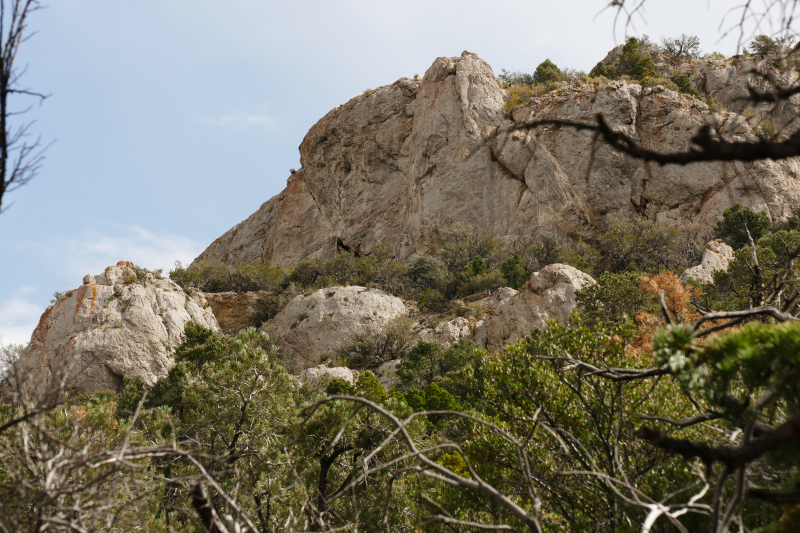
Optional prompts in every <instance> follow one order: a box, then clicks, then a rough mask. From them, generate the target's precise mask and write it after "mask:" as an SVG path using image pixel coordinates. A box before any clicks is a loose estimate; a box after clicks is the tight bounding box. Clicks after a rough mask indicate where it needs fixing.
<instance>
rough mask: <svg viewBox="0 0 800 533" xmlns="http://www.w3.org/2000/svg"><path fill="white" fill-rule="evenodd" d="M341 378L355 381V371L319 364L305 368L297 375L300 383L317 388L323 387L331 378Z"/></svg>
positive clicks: (351, 381)
mask: <svg viewBox="0 0 800 533" xmlns="http://www.w3.org/2000/svg"><path fill="white" fill-rule="evenodd" d="M336 378H339V379H343V380H345V381H347V382H348V383H351V384H352V383H354V382H355V372H353V371H352V370H350V369H349V368H344V367H327V366H325V365H319V366H317V367H314V368H306V369H305V370H303V371H302V372H300V375H299V376H298V381H299V382H300V383H301V384H308V385H311V386H312V387H316V388H319V389H322V388H324V387H325V386H326V385H327V384H328V382H329V381H330V380H332V379H336Z"/></svg>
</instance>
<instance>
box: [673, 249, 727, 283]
mask: <svg viewBox="0 0 800 533" xmlns="http://www.w3.org/2000/svg"><path fill="white" fill-rule="evenodd" d="M732 260H733V248H731V247H730V246H728V245H727V244H725V243H724V242H721V241H709V243H708V244H706V249H705V250H703V260H702V262H701V263H700V264H699V265H697V266H693V267H692V268H687V269H686V270H684V271H683V274H681V281H686V280H688V279H693V280H695V281H698V282H700V283H713V282H714V272H717V271H719V270H728V265H729V264H730V262H731V261H732Z"/></svg>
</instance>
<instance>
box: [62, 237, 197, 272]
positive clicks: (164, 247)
mask: <svg viewBox="0 0 800 533" xmlns="http://www.w3.org/2000/svg"><path fill="white" fill-rule="evenodd" d="M204 248H205V246H203V245H202V244H201V243H199V242H197V241H194V240H192V239H188V238H186V237H181V236H179V235H172V234H169V233H163V234H155V233H152V232H150V231H147V230H145V229H143V228H140V227H139V226H128V227H124V228H120V229H119V230H118V231H117V232H115V233H114V234H107V233H106V234H104V233H101V232H98V231H87V232H86V233H85V234H84V235H82V236H81V237H80V238H78V239H63V240H61V241H59V242H57V243H56V244H55V245H54V247H53V249H52V250H51V253H53V254H55V255H56V256H57V257H60V258H61V261H60V262H61V263H62V264H64V265H66V266H67V268H68V269H69V271H70V273H71V274H72V275H74V276H80V277H83V276H84V275H86V274H99V273H100V272H102V271H103V270H104V269H105V268H106V267H107V266H109V265H115V264H117V262H118V261H131V262H133V263H134V264H135V265H139V266H142V267H145V268H149V269H151V270H155V269H158V268H161V269H164V271H165V272H167V271H169V270H170V269H171V268H172V267H173V266H174V264H175V261H181V262H183V263H188V262H191V261H192V259H194V258H195V257H197V256H198V255H199V254H200V252H202V251H203V249H204Z"/></svg>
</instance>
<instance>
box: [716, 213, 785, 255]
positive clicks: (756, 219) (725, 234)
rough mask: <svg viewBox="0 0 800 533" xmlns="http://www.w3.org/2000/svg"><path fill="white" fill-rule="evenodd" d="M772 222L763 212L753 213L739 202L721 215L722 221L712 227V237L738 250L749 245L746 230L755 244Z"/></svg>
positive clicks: (767, 230)
mask: <svg viewBox="0 0 800 533" xmlns="http://www.w3.org/2000/svg"><path fill="white" fill-rule="evenodd" d="M771 225H772V222H771V221H770V219H769V215H768V214H767V213H765V212H764V211H753V210H752V209H750V208H749V207H745V206H743V205H742V204H740V203H739V202H737V203H736V204H734V205H733V206H732V207H729V208H728V209H726V210H725V212H724V213H722V220H720V221H719V222H717V224H716V225H715V226H714V237H715V238H717V239H722V240H723V241H725V242H726V243H727V244H728V245H729V246H730V247H731V248H733V249H734V250H738V249H739V248H741V247H743V246H747V245H748V244H749V243H750V239H749V238H748V237H747V232H748V230H749V231H750V236H752V238H753V242H757V241H758V240H759V239H760V238H761V237H762V236H763V235H765V234H766V233H767V232H769V229H770V226H771Z"/></svg>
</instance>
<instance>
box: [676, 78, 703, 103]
mask: <svg viewBox="0 0 800 533" xmlns="http://www.w3.org/2000/svg"><path fill="white" fill-rule="evenodd" d="M672 81H673V82H675V85H677V86H678V91H680V92H682V93H684V94H690V95H692V96H694V97H695V98H700V93H699V92H698V91H697V89H695V88H694V87H692V81H691V80H690V79H689V76H687V75H686V74H683V73H681V74H679V75H677V76H675V77H674V78H672Z"/></svg>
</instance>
